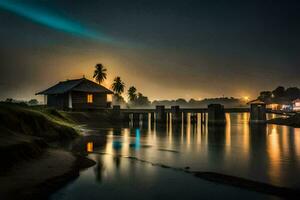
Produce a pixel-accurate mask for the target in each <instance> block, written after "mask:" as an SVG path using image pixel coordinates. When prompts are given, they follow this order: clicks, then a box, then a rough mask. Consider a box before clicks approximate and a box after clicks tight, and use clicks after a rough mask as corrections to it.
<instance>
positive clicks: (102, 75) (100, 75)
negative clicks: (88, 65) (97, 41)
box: [93, 63, 107, 85]
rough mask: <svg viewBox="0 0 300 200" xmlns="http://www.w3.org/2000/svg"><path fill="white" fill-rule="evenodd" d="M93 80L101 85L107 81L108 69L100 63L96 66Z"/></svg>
mask: <svg viewBox="0 0 300 200" xmlns="http://www.w3.org/2000/svg"><path fill="white" fill-rule="evenodd" d="M95 68H96V69H95V71H94V76H93V78H94V79H95V80H96V81H97V82H98V83H99V85H100V84H101V83H102V82H103V81H104V80H105V79H106V71H107V70H106V69H105V68H104V66H103V65H102V64H101V63H99V64H96V66H95Z"/></svg>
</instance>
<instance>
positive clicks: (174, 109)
mask: <svg viewBox="0 0 300 200" xmlns="http://www.w3.org/2000/svg"><path fill="white" fill-rule="evenodd" d="M171 113H172V122H181V119H182V114H181V112H180V108H179V106H171Z"/></svg>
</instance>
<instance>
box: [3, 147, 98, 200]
mask: <svg viewBox="0 0 300 200" xmlns="http://www.w3.org/2000/svg"><path fill="white" fill-rule="evenodd" d="M93 164H94V162H93V161H91V160H89V159H87V158H84V157H79V156H74V155H73V154H72V153H70V152H66V151H62V150H53V149H51V150H47V151H46V152H45V153H44V154H43V155H42V156H41V157H40V158H39V159H36V160H32V161H29V162H23V163H21V164H19V165H17V166H16V167H14V168H13V169H11V170H10V171H9V173H7V174H5V175H4V176H1V177H0V186H1V187H0V194H1V199H44V198H47V197H48V195H49V194H51V192H53V191H55V190H56V189H58V188H60V187H61V186H63V185H64V184H66V183H67V182H69V181H71V180H73V179H75V178H76V177H77V176H78V175H79V171H80V169H81V168H84V167H89V166H92V165H93Z"/></svg>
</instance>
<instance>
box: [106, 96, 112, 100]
mask: <svg viewBox="0 0 300 200" xmlns="http://www.w3.org/2000/svg"><path fill="white" fill-rule="evenodd" d="M106 100H107V102H112V95H111V94H108V95H107V96H106Z"/></svg>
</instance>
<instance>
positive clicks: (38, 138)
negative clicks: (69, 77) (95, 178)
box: [0, 103, 95, 199]
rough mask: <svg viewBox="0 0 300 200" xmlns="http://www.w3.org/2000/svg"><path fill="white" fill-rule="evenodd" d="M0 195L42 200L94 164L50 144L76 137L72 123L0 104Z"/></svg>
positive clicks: (37, 110)
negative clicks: (41, 199)
mask: <svg viewBox="0 0 300 200" xmlns="http://www.w3.org/2000/svg"><path fill="white" fill-rule="evenodd" d="M0 122H1V123H0V156H1V165H0V186H1V187H0V194H1V197H6V198H5V199H33V198H36V197H38V198H46V197H47V196H48V195H49V194H50V193H51V192H53V191H54V190H55V189H58V188H59V187H60V186H62V185H63V184H66V183H67V182H68V181H70V180H72V179H74V178H76V177H77V176H78V174H79V171H80V169H82V168H85V167H89V166H92V165H94V164H95V163H94V162H93V161H91V160H89V159H87V158H85V157H83V156H80V155H75V154H73V153H71V152H67V151H64V150H60V149H55V148H53V147H52V146H53V145H52V144H53V143H55V144H57V143H63V142H66V141H70V140H72V139H75V138H76V137H78V136H79V132H78V130H76V129H75V128H74V127H76V125H75V123H74V122H73V121H72V120H71V119H69V118H68V117H66V116H64V115H63V113H60V112H57V111H56V110H53V109H45V108H33V107H28V106H24V105H18V104H11V103H0Z"/></svg>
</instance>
